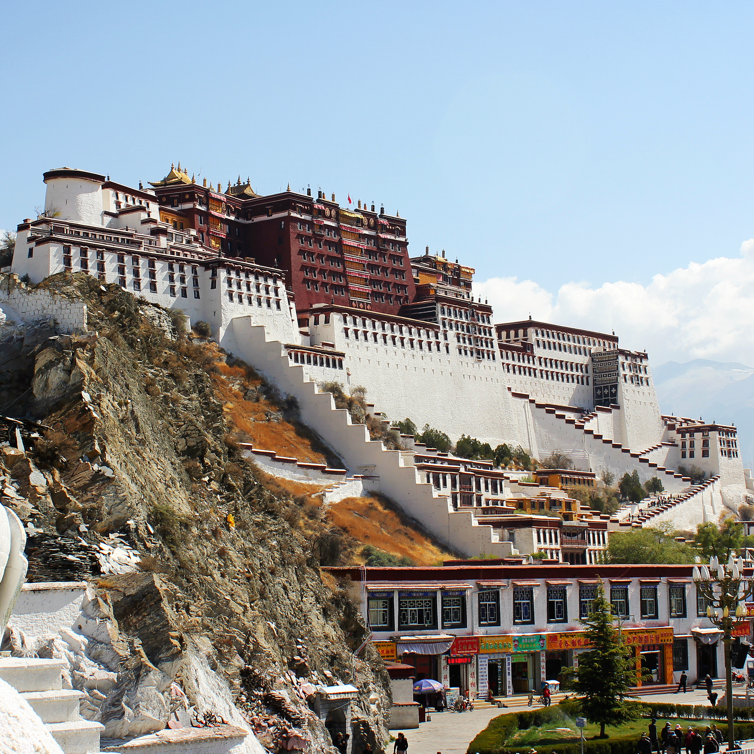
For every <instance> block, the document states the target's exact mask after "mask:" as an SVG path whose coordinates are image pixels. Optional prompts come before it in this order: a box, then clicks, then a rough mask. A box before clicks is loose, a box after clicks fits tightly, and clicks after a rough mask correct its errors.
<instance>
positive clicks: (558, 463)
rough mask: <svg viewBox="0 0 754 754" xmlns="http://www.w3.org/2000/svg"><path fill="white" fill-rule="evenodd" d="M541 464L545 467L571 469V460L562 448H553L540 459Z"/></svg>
mask: <svg viewBox="0 0 754 754" xmlns="http://www.w3.org/2000/svg"><path fill="white" fill-rule="evenodd" d="M542 466H544V468H546V469H572V468H573V461H572V460H571V459H570V458H569V457H568V456H567V455H566V454H565V453H564V452H563V451H562V450H553V451H552V453H550V455H549V456H547V458H545V459H544V460H543V461H542Z"/></svg>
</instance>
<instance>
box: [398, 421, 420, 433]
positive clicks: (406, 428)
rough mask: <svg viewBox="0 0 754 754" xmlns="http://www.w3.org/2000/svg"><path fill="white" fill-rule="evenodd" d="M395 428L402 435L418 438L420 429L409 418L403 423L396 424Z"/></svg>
mask: <svg viewBox="0 0 754 754" xmlns="http://www.w3.org/2000/svg"><path fill="white" fill-rule="evenodd" d="M393 426H394V427H398V429H399V430H400V433H401V434H402V435H414V436H416V435H417V433H418V432H419V428H418V427H417V426H416V424H414V423H413V422H412V421H411V419H409V418H405V419H404V420H403V421H402V422H394V423H393Z"/></svg>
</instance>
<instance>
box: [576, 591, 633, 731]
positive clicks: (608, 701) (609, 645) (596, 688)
mask: <svg viewBox="0 0 754 754" xmlns="http://www.w3.org/2000/svg"><path fill="white" fill-rule="evenodd" d="M579 622H580V623H581V624H582V625H583V626H585V627H586V630H585V631H584V634H585V635H586V637H587V638H588V639H589V643H590V644H591V647H592V648H591V649H590V650H588V651H586V652H582V653H581V654H580V655H579V665H578V668H576V669H575V670H574V671H573V688H574V689H575V691H576V693H577V694H578V695H579V702H580V704H581V711H582V712H583V713H584V715H585V717H586V718H587V719H588V720H590V721H592V722H594V723H599V724H600V738H605V726H606V725H620V724H621V723H624V722H628V721H629V720H633V719H635V718H636V716H637V711H636V710H635V709H634V708H632V707H631V706H630V705H629V704H628V703H627V701H626V698H627V697H628V696H629V695H630V691H631V688H630V687H631V685H632V684H633V683H635V681H636V665H635V661H634V658H633V656H632V653H631V651H630V650H629V649H628V648H627V647H626V646H625V644H623V641H622V638H621V635H620V633H619V632H618V631H617V630H616V629H615V628H614V627H613V613H612V609H611V606H610V603H609V602H608V601H607V600H606V599H605V593H604V591H603V589H602V586H601V585H600V587H599V591H598V593H597V597H596V599H595V600H594V602H593V604H592V612H591V613H590V614H589V617H588V618H586V619H584V620H581V621H579Z"/></svg>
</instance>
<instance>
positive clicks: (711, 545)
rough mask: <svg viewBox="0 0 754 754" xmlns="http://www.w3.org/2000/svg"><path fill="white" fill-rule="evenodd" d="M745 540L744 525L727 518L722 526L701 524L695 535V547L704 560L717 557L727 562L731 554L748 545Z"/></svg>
mask: <svg viewBox="0 0 754 754" xmlns="http://www.w3.org/2000/svg"><path fill="white" fill-rule="evenodd" d="M744 539H745V538H744V527H743V524H739V523H737V522H736V521H734V520H733V519H732V518H726V519H725V521H723V523H722V524H721V525H720V526H718V525H717V524H713V523H712V522H711V521H708V522H707V523H706V524H699V526H697V528H696V534H695V535H694V546H695V547H696V548H697V549H698V550H699V554H700V555H701V557H702V560H709V559H710V558H711V557H712V556H713V555H715V556H717V557H718V558H719V559H720V560H721V561H726V560H728V558H729V557H730V554H731V553H735V552H738V550H740V549H741V547H743V546H745V545H746V544H747V543H746V542H745V541H744ZM746 539H748V537H747V538H746Z"/></svg>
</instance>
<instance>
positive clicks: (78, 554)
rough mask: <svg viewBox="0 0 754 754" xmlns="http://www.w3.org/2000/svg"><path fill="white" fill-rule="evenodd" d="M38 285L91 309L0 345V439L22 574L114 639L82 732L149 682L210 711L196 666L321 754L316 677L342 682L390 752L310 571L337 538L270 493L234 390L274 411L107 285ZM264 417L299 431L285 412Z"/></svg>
mask: <svg viewBox="0 0 754 754" xmlns="http://www.w3.org/2000/svg"><path fill="white" fill-rule="evenodd" d="M44 285H47V286H52V287H55V288H56V289H57V290H58V291H59V292H62V293H64V294H65V295H68V296H70V297H74V298H81V299H83V300H85V301H86V303H87V305H88V311H89V327H90V332H89V333H88V334H86V335H84V336H56V335H54V334H53V333H51V332H50V331H48V330H45V329H44V328H41V329H40V328H37V329H36V330H34V331H33V332H32V331H27V332H23V333H19V331H18V329H16V330H14V331H13V332H12V333H11V334H9V335H6V337H5V340H3V341H2V342H0V352H2V353H3V354H4V355H6V358H5V359H3V361H4V363H3V364H1V365H0V387H2V394H3V396H4V399H5V396H7V398H8V400H7V401H5V400H4V405H3V406H0V413H3V414H6V415H11V416H14V417H24V418H26V419H29V420H32V421H33V422H34V423H26V424H24V425H22V426H20V427H19V425H16V424H14V423H12V422H7V421H6V422H5V424H4V425H3V426H4V428H5V431H7V432H8V434H7V439H8V441H9V444H6V445H4V446H3V447H1V448H0V477H4V480H0V488H2V489H3V498H2V502H3V504H4V505H8V506H10V507H13V508H14V509H15V510H16V512H17V513H18V514H19V516H20V517H21V518H22V520H23V521H24V523H25V524H26V525H27V531H28V532H29V534H30V536H29V544H28V547H27V555H28V557H29V561H30V570H29V579H30V580H50V579H57V580H66V579H79V578H91V579H94V581H93V583H94V585H95V587H96V591H97V593H96V596H95V597H94V600H93V604H96V606H97V610H99V611H100V612H101V613H102V615H104V616H105V617H106V618H107V619H108V620H109V621H110V623H111V624H112V625H113V626H114V627H115V629H117V631H118V641H117V642H115V643H114V644H113V646H115V647H116V649H117V652H115V654H114V655H113V654H112V653H111V656H109V657H108V658H107V662H108V663H109V665H110V669H111V670H112V671H113V672H115V673H117V681H116V683H115V685H114V686H113V688H112V689H111V690H110V691H109V692H108V693H107V695H106V698H104V699H102V700H99V701H100V704H99V705H98V709H97V711H96V712H95V713H94V716H95V717H96V719H101V720H102V721H103V722H105V723H107V724H109V729H110V730H113V731H121V732H122V731H123V729H124V727H125V728H127V727H128V726H127V725H125V726H124V725H120V722H123V721H127V719H128V717H129V715H130V714H131V715H132V714H133V700H134V699H139V698H141V697H140V694H139V689H140V687H142V686H144V684H145V683H147V679H149V678H151V677H152V676H150V673H151V674H154V673H155V672H158V671H159V673H160V674H162V676H161V678H162V679H163V682H161V683H160V684H158V687H159V688H160V689H163V692H161V693H164V694H167V695H170V693H171V691H170V689H171V682H172V681H175V682H176V684H177V685H178V686H179V687H180V688H182V689H183V691H185V693H186V694H187V695H188V697H189V699H190V702H191V703H192V704H193V705H194V708H195V714H197V715H199V714H206V713H210V712H212V710H211V709H209V708H208V704H209V702H208V700H207V698H206V695H205V694H202V693H200V692H199V686H200V684H197V682H196V680H195V675H196V674H195V672H194V670H195V666H196V662H197V657H200V658H201V662H203V663H206V665H207V667H208V668H210V669H211V670H213V671H216V672H217V674H218V675H219V676H221V677H222V678H223V679H224V680H225V681H227V683H228V684H229V687H230V690H231V693H232V695H233V698H234V701H235V702H236V705H237V707H238V708H239V709H240V710H241V712H242V714H243V715H244V717H245V719H246V720H247V721H248V722H249V724H250V725H251V726H252V727H253V728H254V730H255V731H256V732H257V734H258V737H259V739H260V741H262V743H264V744H265V745H266V746H268V747H270V748H271V750H273V751H274V750H277V747H278V746H284V745H286V741H287V740H288V738H289V737H290V736H291V735H297V734H298V733H301V734H302V735H303V736H304V738H306V739H308V740H309V741H310V744H309V750H311V751H329V750H330V748H329V746H330V739H329V736H328V735H327V732H326V730H325V727H324V725H323V723H322V722H320V721H319V720H318V719H317V718H316V716H315V715H314V714H313V713H312V712H311V711H310V709H309V706H308V704H307V701H306V699H307V696H308V695H309V694H310V693H311V689H312V686H314V685H316V684H317V683H324V684H325V685H332V684H334V683H338V682H340V683H344V684H348V683H350V684H353V685H354V686H356V687H357V688H358V689H359V698H358V701H357V703H356V709H355V713H356V716H357V718H358V719H359V720H360V721H361V723H360V725H361V733H360V736H361V737H362V738H363V740H365V741H366V740H369V741H371V742H372V743H378V744H379V743H381V742H382V741H384V739H385V735H386V731H385V727H384V724H385V714H386V709H387V706H388V704H389V702H388V699H389V682H388V680H387V676H386V674H385V672H384V668H383V666H382V663H381V660H380V659H379V657H378V656H377V655H376V653H375V652H374V650H373V649H372V648H371V646H370V645H367V646H366V648H362V649H361V652H360V653H359V654H358V656H355V654H354V653H355V651H356V650H357V649H358V648H359V647H360V646H361V645H362V643H363V641H364V639H365V638H366V635H367V632H366V629H365V626H364V624H363V622H362V620H361V618H360V616H359V615H358V613H357V611H356V609H355V607H354V606H353V605H352V604H351V603H350V602H349V601H348V600H347V599H346V598H345V596H344V593H343V592H342V591H341V589H340V588H339V586H338V585H337V584H335V583H326V580H325V577H323V575H322V574H321V573H320V570H319V566H320V565H321V564H322V563H323V562H329V561H328V559H330V560H331V559H332V558H333V557H335V556H334V555H333V553H334V552H335V551H338V550H339V548H338V547H337V542H335V540H337V539H338V533H337V531H334V530H333V529H332V525H331V524H330V523H329V522H328V521H327V520H326V519H324V518H322V517H318V516H316V515H315V516H306V515H305V511H303V512H302V504H301V502H300V501H299V502H297V501H296V499H295V498H294V496H292V495H288V494H286V493H285V490H283V489H281V488H279V487H278V488H276V489H274V491H273V490H271V489H269V488H268V486H265V479H264V475H262V474H260V473H259V472H258V471H257V470H256V469H255V468H254V467H253V465H251V464H249V463H247V462H246V461H245V460H244V459H243V457H242V455H241V452H240V450H239V447H238V445H237V439H238V432H239V427H238V417H237V416H236V417H234V416H233V401H232V400H230V398H229V396H232V395H233V394H236V395H242V397H243V398H244V400H249V401H251V402H253V399H254V396H255V395H258V396H262V397H264V398H265V399H267V400H270V401H273V402H274V401H275V400H278V399H277V398H276V396H275V395H274V390H272V389H271V388H270V387H269V386H265V385H264V384H263V383H262V382H261V380H259V378H258V377H257V375H255V374H254V373H253V371H252V370H250V369H249V368H248V367H246V366H245V365H243V364H240V363H238V362H232V361H231V362H230V363H229V362H228V361H227V360H226V359H225V357H224V355H223V354H222V353H221V352H220V351H219V350H218V349H217V347H216V346H215V345H214V344H211V343H204V342H201V341H199V340H197V339H191V338H185V337H179V333H178V331H177V329H176V326H177V327H178V329H180V324H181V323H180V322H179V321H176V318H175V317H173V319H171V317H170V316H168V313H166V312H164V311H163V310H161V309H159V308H157V307H154V306H152V305H149V304H146V303H144V302H140V301H138V300H136V299H135V298H134V297H133V296H131V295H130V294H128V293H125V292H123V291H122V290H121V289H120V288H118V287H117V286H103V285H100V283H99V282H98V281H96V280H94V279H92V278H90V277H88V276H86V275H77V276H74V277H73V278H71V277H70V276H60V277H55V278H50V279H49V280H48V281H46V282H45V283H44ZM0 337H2V331H0ZM234 391H235V392H234ZM250 391H251V392H250ZM229 404H230V406H229ZM277 405H278V408H279V413H280V417H282V418H284V419H286V411H288V412H292V415H291V416H288V417H287V419H290V421H291V422H292V425H295V406H289V405H286V404H285V403H284V402H283V401H280V400H278V404H277ZM280 417H279V418H280ZM257 418H259V417H257ZM17 430H18V431H17ZM299 430H300V432H299V434H300V436H301V437H303V438H304V441H305V443H308V445H307V447H308V448H309V449H310V450H311V452H312V453H314V454H315V457H322V456H324V455H326V454H327V449H326V448H323V447H321V446H317V441H316V436H314V435H313V433H311V432H309V431H308V430H306V428H300V427H299ZM19 436H21V443H20V444H21V445H22V447H18V446H19V442H18V437H19ZM3 439H6V438H3ZM317 454H319V455H318V456H317ZM302 517H303V519H304V520H305V521H306V526H305V527H304V526H302V525H301V521H302ZM336 555H337V553H336ZM134 564H137V565H134ZM119 571H120V572H121V573H117V572H119ZM129 571H130V572H129ZM192 668H193V669H194V670H192ZM192 677H194V680H193V681H192ZM150 683H152V682H150ZM147 685H149V684H147ZM152 686H154V683H152ZM127 700H131V701H127ZM168 706H169V705H168ZM157 708H159V705H157ZM97 716H98V717H97ZM119 721H120V722H119ZM161 722H162V723H164V722H166V721H161ZM376 748H377V747H376ZM332 751H334V750H332Z"/></svg>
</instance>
